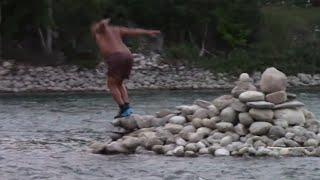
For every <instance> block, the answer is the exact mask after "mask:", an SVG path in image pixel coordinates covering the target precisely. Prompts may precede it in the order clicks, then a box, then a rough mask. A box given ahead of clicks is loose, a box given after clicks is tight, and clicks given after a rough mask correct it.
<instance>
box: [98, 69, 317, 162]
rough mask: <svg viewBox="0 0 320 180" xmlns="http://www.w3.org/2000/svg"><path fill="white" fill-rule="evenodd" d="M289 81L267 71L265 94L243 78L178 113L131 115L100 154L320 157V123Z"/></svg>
mask: <svg viewBox="0 0 320 180" xmlns="http://www.w3.org/2000/svg"><path fill="white" fill-rule="evenodd" d="M286 87H287V77H286V75H285V74H283V73H282V72H280V71H278V70H277V69H275V68H269V69H267V70H266V71H265V72H264V73H263V74H262V78H261V82H260V89H261V91H257V88H256V87H255V86H254V85H253V84H252V82H251V79H250V77H249V76H248V74H241V76H240V78H239V81H238V82H237V86H236V87H235V88H234V89H233V90H232V95H223V96H221V97H218V98H216V99H214V100H213V101H212V102H209V101H204V100H196V101H194V103H193V104H192V105H182V106H178V107H176V109H174V110H169V109H163V110H161V111H159V112H157V113H156V114H155V116H152V115H137V114H135V115H132V116H131V117H129V118H120V119H116V120H115V121H114V122H113V124H114V125H115V126H117V127H122V128H125V130H126V131H127V133H125V135H124V136H122V137H121V138H120V139H117V140H114V141H111V142H108V143H106V144H99V143H94V144H93V145H92V148H93V151H94V152H95V153H103V154H114V153H157V154H164V155H167V156H185V157H194V156H198V155H205V154H211V155H214V156H230V155H232V156H247V155H248V156H320V147H319V142H320V122H319V121H318V120H316V117H315V115H314V114H313V113H312V112H310V111H308V110H307V109H305V108H304V104H303V103H301V102H299V101H297V100H295V98H296V96H295V95H294V94H289V93H287V92H286Z"/></svg>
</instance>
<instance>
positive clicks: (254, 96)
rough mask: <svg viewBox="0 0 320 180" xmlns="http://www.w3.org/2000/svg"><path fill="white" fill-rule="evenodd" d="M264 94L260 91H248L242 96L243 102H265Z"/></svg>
mask: <svg viewBox="0 0 320 180" xmlns="http://www.w3.org/2000/svg"><path fill="white" fill-rule="evenodd" d="M264 98H265V96H264V94H263V93H262V92H258V91H246V92H243V93H241V94H240V96H239V100H240V101H241V102H252V101H264Z"/></svg>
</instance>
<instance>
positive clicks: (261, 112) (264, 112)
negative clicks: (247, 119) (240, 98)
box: [249, 109, 274, 122]
mask: <svg viewBox="0 0 320 180" xmlns="http://www.w3.org/2000/svg"><path fill="white" fill-rule="evenodd" d="M249 114H250V116H251V117H252V118H253V119H254V120H257V121H267V122H272V119H273V117H274V113H273V111H272V110H270V109H250V111H249Z"/></svg>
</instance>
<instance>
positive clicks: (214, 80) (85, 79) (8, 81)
mask: <svg viewBox="0 0 320 180" xmlns="http://www.w3.org/2000/svg"><path fill="white" fill-rule="evenodd" d="M133 56H134V66H133V70H132V75H131V77H130V80H129V81H128V82H127V87H128V89H229V88H232V87H233V86H234V81H235V80H236V77H234V76H232V75H228V74H227V73H213V72H210V71H208V70H204V69H201V68H197V67H192V66H185V65H183V64H181V63H180V64H179V63H178V64H168V63H166V62H165V61H164V59H163V57H161V56H160V55H159V54H153V53H151V54H150V55H143V54H133ZM105 69H106V68H105V66H104V65H103V63H101V66H98V67H97V68H96V69H87V68H81V67H79V66H75V65H59V66H32V65H27V64H21V63H17V62H15V61H14V60H2V59H1V58H0V92H29V91H85V92H86V91H105V90H106V77H105ZM260 77H261V73H260V72H255V73H253V75H252V78H253V80H254V84H255V85H258V84H259V81H260ZM288 86H291V87H302V86H320V74H314V75H311V74H303V73H299V74H297V75H296V76H288Z"/></svg>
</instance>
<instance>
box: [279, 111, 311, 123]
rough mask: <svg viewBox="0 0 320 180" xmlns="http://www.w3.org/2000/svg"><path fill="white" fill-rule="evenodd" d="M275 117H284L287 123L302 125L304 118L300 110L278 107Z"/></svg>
mask: <svg viewBox="0 0 320 180" xmlns="http://www.w3.org/2000/svg"><path fill="white" fill-rule="evenodd" d="M275 118H276V119H284V120H286V121H287V122H288V124H289V125H304V123H305V122H306V119H305V117H304V114H303V112H302V111H301V110H296V109H280V110H276V111H275Z"/></svg>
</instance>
